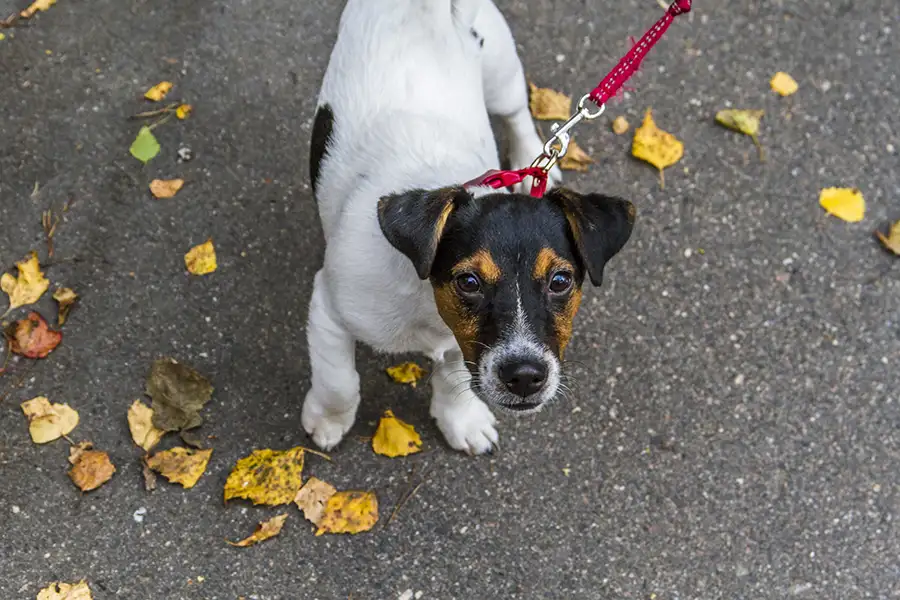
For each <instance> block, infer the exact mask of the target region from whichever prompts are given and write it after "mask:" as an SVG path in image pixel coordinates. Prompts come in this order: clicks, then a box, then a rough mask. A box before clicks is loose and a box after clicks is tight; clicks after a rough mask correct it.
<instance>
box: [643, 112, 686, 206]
mask: <svg viewBox="0 0 900 600" xmlns="http://www.w3.org/2000/svg"><path fill="white" fill-rule="evenodd" d="M631 154H632V156H634V157H635V158H639V159H641V160H645V161H647V162H648V163H650V164H651V165H653V166H654V167H656V168H657V169H659V183H660V185H661V186H662V187H663V188H665V187H666V179H665V175H664V174H663V169H665V168H666V167H670V166H672V165H674V164H675V163H677V162H678V161H679V160H681V157H682V156H684V144H682V143H681V142H679V141H678V139H677V138H676V137H675V136H674V135H672V134H671V133H668V132H666V131H663V130H662V129H659V128H658V127H657V126H656V123H655V122H654V121H653V109H650V108H648V109H647V113H646V114H645V115H644V123H643V125H641V126H640V127H638V128H637V129H636V130H635V132H634V141H633V142H632V145H631Z"/></svg>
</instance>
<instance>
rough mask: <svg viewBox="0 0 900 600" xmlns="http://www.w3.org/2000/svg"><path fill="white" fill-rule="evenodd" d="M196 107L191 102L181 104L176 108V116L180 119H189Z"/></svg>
mask: <svg viewBox="0 0 900 600" xmlns="http://www.w3.org/2000/svg"><path fill="white" fill-rule="evenodd" d="M193 110H194V107H193V106H191V105H190V104H180V105H179V106H178V108H176V109H175V116H176V117H178V118H179V119H182V120H184V119H187V118H188V117H189V116H191V112H193Z"/></svg>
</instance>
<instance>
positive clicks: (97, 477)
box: [69, 448, 116, 492]
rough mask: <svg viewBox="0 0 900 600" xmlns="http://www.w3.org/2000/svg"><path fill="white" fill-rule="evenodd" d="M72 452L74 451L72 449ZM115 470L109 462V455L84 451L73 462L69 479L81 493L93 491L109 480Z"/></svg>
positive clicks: (96, 451) (97, 451) (98, 451)
mask: <svg viewBox="0 0 900 600" xmlns="http://www.w3.org/2000/svg"><path fill="white" fill-rule="evenodd" d="M72 451H73V452H74V451H75V449H74V448H73V449H72ZM115 472H116V468H115V467H114V466H113V464H112V462H110V460H109V455H108V454H107V453H106V452H101V451H100V450H84V451H82V452H80V454H79V455H78V457H77V458H76V459H74V460H73V466H72V468H71V469H69V477H70V478H71V479H72V483H74V484H75V485H76V486H78V488H79V489H80V490H81V491H82V492H89V491H91V490H95V489H97V488H98V487H100V486H101V485H103V484H104V483H106V482H107V481H109V480H110V479H112V476H113V473H115Z"/></svg>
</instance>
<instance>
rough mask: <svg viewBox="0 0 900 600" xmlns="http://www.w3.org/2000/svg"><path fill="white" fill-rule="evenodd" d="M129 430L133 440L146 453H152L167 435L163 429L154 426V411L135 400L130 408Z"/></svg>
mask: <svg viewBox="0 0 900 600" xmlns="http://www.w3.org/2000/svg"><path fill="white" fill-rule="evenodd" d="M128 429H129V430H131V439H133V440H134V443H135V444H137V445H138V446H140V447H141V448H142V449H143V450H144V451H145V452H150V450H152V449H153V447H154V446H156V445H157V444H158V443H159V440H161V439H162V438H163V436H164V435H166V432H165V431H163V430H162V429H159V428H157V427H154V426H153V409H152V408H150V407H149V406H147V405H146V404H144V403H143V402H141V401H140V400H135V401H134V402H133V403H132V405H131V406H130V407H129V408H128Z"/></svg>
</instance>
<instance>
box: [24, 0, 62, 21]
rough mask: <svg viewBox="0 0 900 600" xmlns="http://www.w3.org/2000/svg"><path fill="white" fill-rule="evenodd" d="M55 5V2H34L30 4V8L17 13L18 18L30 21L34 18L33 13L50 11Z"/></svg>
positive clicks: (50, 0)
mask: <svg viewBox="0 0 900 600" xmlns="http://www.w3.org/2000/svg"><path fill="white" fill-rule="evenodd" d="M54 4H56V0H36V1H35V2H32V3H31V6H29V7H28V8H26V9H25V10H23V11H22V12H20V13H19V16H20V17H22V18H23V19H30V18H31V17H33V16H34V13H36V12H38V11H45V10H50V7H51V6H53V5H54Z"/></svg>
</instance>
